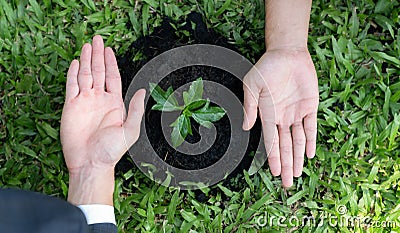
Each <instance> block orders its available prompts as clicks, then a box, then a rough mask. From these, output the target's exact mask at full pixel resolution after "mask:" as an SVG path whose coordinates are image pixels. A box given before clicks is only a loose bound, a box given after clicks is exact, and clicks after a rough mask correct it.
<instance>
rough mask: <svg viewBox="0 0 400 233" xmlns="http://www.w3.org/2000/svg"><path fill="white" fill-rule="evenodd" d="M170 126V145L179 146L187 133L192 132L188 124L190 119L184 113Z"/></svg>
mask: <svg viewBox="0 0 400 233" xmlns="http://www.w3.org/2000/svg"><path fill="white" fill-rule="evenodd" d="M171 126H172V127H173V129H172V133H171V140H172V146H173V147H174V148H177V147H178V146H180V145H181V144H182V143H183V141H185V138H186V136H187V135H188V134H192V127H191V125H190V119H189V117H188V116H186V115H183V114H182V115H180V116H179V117H178V119H176V121H174V122H173V123H172V124H171Z"/></svg>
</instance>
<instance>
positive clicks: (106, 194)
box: [68, 167, 115, 206]
mask: <svg viewBox="0 0 400 233" xmlns="http://www.w3.org/2000/svg"><path fill="white" fill-rule="evenodd" d="M114 183H115V181H114V167H105V168H101V169H100V168H81V169H79V170H74V171H70V178H69V189H68V201H69V202H70V203H72V204H74V205H88V204H104V205H111V206H112V205H113V193H114Z"/></svg>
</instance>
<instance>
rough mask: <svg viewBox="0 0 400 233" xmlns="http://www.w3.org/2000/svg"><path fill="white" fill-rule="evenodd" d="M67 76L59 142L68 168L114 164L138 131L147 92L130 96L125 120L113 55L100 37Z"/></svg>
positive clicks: (119, 82)
mask: <svg viewBox="0 0 400 233" xmlns="http://www.w3.org/2000/svg"><path fill="white" fill-rule="evenodd" d="M67 76H68V77H67V87H66V101H65V105H64V109H63V113H62V118H61V142H62V145H63V151H64V157H65V160H66V163H67V166H68V169H69V171H70V172H74V171H75V170H81V169H82V168H85V167H89V166H90V167H98V168H103V167H107V168H109V167H114V166H115V164H116V163H117V162H118V160H119V159H120V158H121V156H122V155H123V154H124V153H125V152H126V150H127V149H128V148H129V147H130V146H131V145H132V144H133V143H134V142H135V141H136V140H137V138H138V136H139V129H140V122H141V118H142V115H143V111H144V110H143V101H144V95H145V91H144V90H140V91H138V92H137V93H136V94H135V95H134V97H133V98H132V100H131V102H130V106H129V113H128V116H127V118H126V119H125V108H124V103H123V100H122V93H121V78H120V74H119V71H118V66H117V62H116V59H115V55H114V53H113V51H112V49H110V48H106V49H104V44H103V39H102V38H101V37H100V36H95V37H94V38H93V46H91V45H90V44H85V45H84V46H83V48H82V53H81V59H80V62H78V61H77V60H74V61H73V62H72V63H71V66H70V68H69V71H68V75H67Z"/></svg>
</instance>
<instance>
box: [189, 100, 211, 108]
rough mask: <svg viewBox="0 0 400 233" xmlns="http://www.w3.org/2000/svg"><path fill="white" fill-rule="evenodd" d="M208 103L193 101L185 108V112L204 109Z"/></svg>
mask: <svg viewBox="0 0 400 233" xmlns="http://www.w3.org/2000/svg"><path fill="white" fill-rule="evenodd" d="M206 103H207V100H196V101H193V102H192V103H190V104H189V105H187V106H186V107H185V110H188V111H194V110H196V109H199V108H201V107H203V106H204V105H205V104H206Z"/></svg>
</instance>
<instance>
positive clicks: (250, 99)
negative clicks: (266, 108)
mask: <svg viewBox="0 0 400 233" xmlns="http://www.w3.org/2000/svg"><path fill="white" fill-rule="evenodd" d="M243 91H244V119H243V129H244V130H250V129H251V128H252V127H253V125H254V123H255V122H256V120H257V107H258V98H259V90H258V88H256V87H250V86H249V85H247V84H246V83H243Z"/></svg>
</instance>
